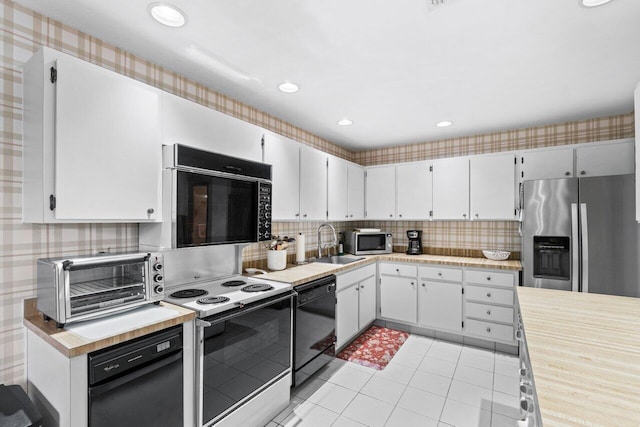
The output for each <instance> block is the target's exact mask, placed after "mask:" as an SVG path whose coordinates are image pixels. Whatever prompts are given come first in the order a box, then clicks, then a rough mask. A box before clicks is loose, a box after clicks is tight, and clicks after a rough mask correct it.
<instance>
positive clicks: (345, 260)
mask: <svg viewBox="0 0 640 427" xmlns="http://www.w3.org/2000/svg"><path fill="white" fill-rule="evenodd" d="M361 259H364V257H358V258H354V257H346V256H330V257H322V258H314V259H313V260H312V261H313V262H322V263H324V264H340V265H344V264H351V263H352V262H356V261H360V260H361Z"/></svg>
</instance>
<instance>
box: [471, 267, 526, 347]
mask: <svg viewBox="0 0 640 427" xmlns="http://www.w3.org/2000/svg"><path fill="white" fill-rule="evenodd" d="M516 286H518V273H517V272H509V271H493V270H485V269H482V270H474V269H467V271H466V275H465V288H464V333H465V335H470V336H475V337H479V338H484V339H488V340H491V341H496V342H501V343H505V344H515V335H514V334H515V329H514V324H515V319H516V317H515V314H514V313H515V311H514V308H513V304H514V295H515V287H516Z"/></svg>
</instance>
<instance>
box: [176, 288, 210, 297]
mask: <svg viewBox="0 0 640 427" xmlns="http://www.w3.org/2000/svg"><path fill="white" fill-rule="evenodd" d="M208 293H209V292H207V291H205V290H204V289H182V290H181V291H176V292H174V293H172V294H171V295H169V296H170V297H171V298H196V297H201V296H204V295H207V294H208Z"/></svg>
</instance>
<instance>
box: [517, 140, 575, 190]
mask: <svg viewBox="0 0 640 427" xmlns="http://www.w3.org/2000/svg"><path fill="white" fill-rule="evenodd" d="M518 169H519V173H518V180H519V181H520V182H523V181H530V180H533V179H554V178H571V177H572V176H573V148H560V149H548V150H533V151H525V152H522V153H520V156H519V161H518Z"/></svg>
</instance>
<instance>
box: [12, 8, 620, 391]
mask: <svg viewBox="0 0 640 427" xmlns="http://www.w3.org/2000/svg"><path fill="white" fill-rule="evenodd" d="M0 20H1V23H0V33H1V35H2V41H1V49H2V52H1V56H0V61H1V62H2V67H1V68H0V74H1V78H2V92H1V94H0V96H1V97H2V105H0V111H1V112H2V117H1V120H0V124H1V125H0V126H1V129H0V135H1V137H0V200H1V203H0V212H1V213H0V262H1V263H2V267H1V268H2V269H1V272H0V306H1V312H0V313H1V314H0V383H6V384H12V383H23V382H24V368H23V358H24V328H23V326H22V300H23V299H24V298H30V297H33V296H34V295H35V278H36V260H37V259H38V258H43V257H50V256H61V255H73V254H90V253H96V252H98V251H103V250H104V251H111V252H118V251H133V250H137V245H138V227H137V225H136V224H113V225H106V224H69V225H34V224H22V223H21V182H22V165H21V162H22V70H21V67H22V64H24V62H26V61H27V60H28V59H29V58H30V57H31V55H32V54H33V52H35V51H36V50H37V49H38V48H39V46H40V45H46V46H49V47H52V48H54V49H57V50H61V51H63V52H65V53H68V54H71V55H73V56H76V57H79V58H81V59H84V60H88V61H90V62H93V63H95V64H98V65H100V66H103V67H105V68H107V69H110V70H114V71H116V72H119V73H122V74H125V75H127V76H130V77H133V78H135V79H137V80H140V81H143V82H145V83H148V84H151V85H153V86H156V87H158V88H161V89H163V90H165V91H167V92H170V93H173V94H176V95H179V96H182V97H184V98H187V99H189V100H192V101H194V102H197V103H200V104H203V105H205V106H208V107H210V108H213V109H216V110H219V111H222V112H224V113H227V114H229V115H231V116H234V117H237V118H240V119H242V120H246V121H248V122H251V123H253V124H256V125H258V126H261V127H263V128H266V129H269V130H271V131H274V132H276V133H279V134H282V135H284V136H287V137H289V138H292V139H295V140H297V141H300V142H302V143H304V144H307V145H311V146H314V147H316V148H319V149H321V150H323V151H326V152H329V153H331V154H334V155H337V156H339V157H342V158H345V159H348V160H352V161H355V162H357V163H361V164H363V165H373V164H382V163H392V162H401V161H412V160H421V159H428V158H436V157H446V156H454V155H463V154H470V153H481V152H491V151H502V150H512V149H517V148H533V147H539V146H550V145H561V144H568V143H579V142H587V141H597V140H605V139H616V138H624V137H630V136H633V115H632V114H627V115H622V116H614V117H608V118H603V119H594V120H587V121H581V122H575V123H565V124H561V125H550V126H543V127H536V128H531V129H521V130H515V131H508V132H500V133H495V134H488V135H479V136H474V137H469V138H459V139H450V140H443V141H435V142H425V143H422V144H413V145H408V146H403V147H393V148H385V149H376V150H371V151H366V152H358V153H352V152H350V151H348V150H346V149H344V148H341V147H338V146H336V145H334V144H332V143H330V142H329V141H326V140H324V139H322V138H319V137H317V136H315V135H313V134H311V133H309V132H306V131H304V130H303V129H300V128H298V127H296V126H293V125H291V124H289V123H286V122H284V121H282V120H279V119H277V118H276V117H273V116H271V115H269V114H266V113H264V112H261V111H258V110H256V109H255V108H252V107H250V106H247V105H245V104H242V103H240V102H238V101H236V100H233V99H231V98H229V97H227V96H225V95H223V94H220V93H217V92H214V91H213V90H211V89H208V88H207V87H204V86H203V85H200V84H198V83H196V82H194V81H191V80H189V79H187V78H185V77H182V76H180V75H178V74H176V73H174V72H171V71H170V70H166V69H163V68H161V67H159V66H157V65H155V64H153V63H150V62H148V61H145V60H144V59H142V58H138V57H136V56H134V55H131V54H129V53H127V52H125V51H123V50H121V49H118V48H116V47H114V46H111V45H108V44H106V43H104V42H102V41H100V40H97V39H96V38H94V37H92V36H90V35H87V34H84V33H81V32H79V31H77V30H75V29H73V28H70V27H67V26H65V25H62V24H61V23H59V22H56V21H54V20H51V19H49V18H46V17H43V16H42V15H39V14H37V13H34V12H33V11H31V10H29V9H25V8H23V7H22V6H19V5H16V4H14V3H12V2H11V1H10V0H0ZM319 225H320V223H315V222H309V223H301V222H300V223H298V222H278V223H275V224H274V234H279V235H282V236H284V235H288V236H295V235H296V234H297V233H298V232H303V233H305V234H306V237H307V248H306V249H307V251H309V253H310V254H311V253H312V251H313V249H314V248H315V247H316V246H317V235H316V229H317V227H318V226H319ZM334 225H335V226H336V229H337V230H338V231H341V230H346V229H348V228H350V227H354V226H375V227H380V228H383V229H385V230H389V231H391V232H392V233H393V234H394V240H395V245H397V246H399V247H404V246H406V244H407V239H406V234H405V231H406V230H407V229H414V228H417V229H422V230H424V237H423V241H424V244H425V247H428V248H431V249H433V250H434V251H436V250H437V249H438V248H440V249H443V250H444V249H447V248H454V249H455V248H457V249H461V250H474V249H486V248H495V249H498V248H499V249H506V250H511V251H517V250H518V249H519V245H520V240H519V237H518V234H517V224H515V223H513V222H454V221H452V222H446V221H442V222H428V221H426V222H406V221H403V222H392V221H385V222H373V221H369V222H363V223H342V222H341V223H334ZM294 251H295V246H293V247H292V249H291V251H290V254H292V255H293V254H294V253H295V252H294ZM244 256H245V259H246V260H247V262H248V263H251V262H253V263H260V260H262V259H264V258H266V250H265V249H264V248H263V247H262V246H261V245H259V244H254V245H250V246H249V247H247V248H246V249H245V251H244Z"/></svg>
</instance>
